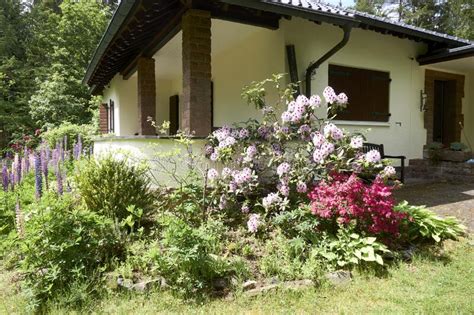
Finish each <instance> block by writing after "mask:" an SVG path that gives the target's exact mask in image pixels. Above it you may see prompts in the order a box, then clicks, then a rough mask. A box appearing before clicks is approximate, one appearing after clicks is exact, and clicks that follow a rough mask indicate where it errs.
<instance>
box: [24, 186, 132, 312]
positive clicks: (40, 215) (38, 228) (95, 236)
mask: <svg viewBox="0 0 474 315" xmlns="http://www.w3.org/2000/svg"><path fill="white" fill-rule="evenodd" d="M28 215H29V216H30V219H29V220H28V221H27V224H26V231H25V236H24V238H23V239H21V242H20V246H21V251H22V255H23V256H24V259H23V260H22V261H21V266H22V269H23V272H24V273H25V277H26V286H27V288H28V291H30V292H31V294H32V298H33V299H34V300H33V301H34V302H36V303H41V302H44V301H45V300H47V299H49V298H51V297H54V296H55V295H56V294H58V293H59V292H61V291H63V290H66V289H67V288H68V287H69V285H70V284H71V283H72V282H74V281H79V280H91V279H94V274H96V273H98V272H99V271H100V270H101V268H102V267H105V266H106V265H107V264H108V263H109V262H110V261H111V260H112V259H113V258H114V257H117V256H120V255H121V254H122V251H123V249H122V248H121V245H120V244H119V243H118V242H117V239H116V237H115V234H114V233H113V228H112V224H113V223H112V221H111V220H110V219H106V218H104V217H101V216H99V215H97V214H95V213H94V212H91V211H88V210H85V209H83V208H82V207H81V206H80V204H78V203H77V201H75V200H74V198H73V197H72V196H69V195H66V196H64V197H60V198H58V197H56V196H55V195H50V196H49V198H44V199H43V200H42V202H41V203H39V204H36V205H35V207H32V208H31V211H30V212H29V213H28Z"/></svg>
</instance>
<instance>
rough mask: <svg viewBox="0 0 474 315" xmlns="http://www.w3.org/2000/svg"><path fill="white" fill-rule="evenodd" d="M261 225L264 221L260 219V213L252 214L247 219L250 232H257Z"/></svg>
mask: <svg viewBox="0 0 474 315" xmlns="http://www.w3.org/2000/svg"><path fill="white" fill-rule="evenodd" d="M261 225H262V221H260V214H255V213H254V214H251V215H250V218H249V220H248V221H247V228H248V230H249V232H250V233H256V232H257V231H258V228H259V227H260V226H261Z"/></svg>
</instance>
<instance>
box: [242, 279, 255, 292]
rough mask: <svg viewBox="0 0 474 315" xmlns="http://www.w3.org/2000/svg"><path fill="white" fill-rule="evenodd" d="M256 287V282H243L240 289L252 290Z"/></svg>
mask: <svg viewBox="0 0 474 315" xmlns="http://www.w3.org/2000/svg"><path fill="white" fill-rule="evenodd" d="M256 287H257V281H253V280H249V281H245V282H244V284H242V289H243V290H244V291H248V290H252V289H255V288H256Z"/></svg>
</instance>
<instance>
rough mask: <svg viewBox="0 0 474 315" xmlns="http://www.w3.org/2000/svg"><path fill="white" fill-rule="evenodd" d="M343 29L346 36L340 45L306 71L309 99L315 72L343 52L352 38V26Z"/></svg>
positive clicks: (345, 26)
mask: <svg viewBox="0 0 474 315" xmlns="http://www.w3.org/2000/svg"><path fill="white" fill-rule="evenodd" d="M341 28H342V30H343V31H344V36H343V37H342V40H341V41H340V42H339V43H337V45H336V46H334V47H333V48H332V49H331V50H330V51H328V52H327V53H326V54H325V55H324V56H322V57H321V58H319V59H318V60H317V61H315V62H314V63H312V64H311V65H310V66H309V67H308V69H306V96H307V97H310V96H311V79H312V76H313V74H314V73H315V71H316V70H317V69H318V68H319V66H320V65H321V64H322V63H323V62H325V61H326V60H328V59H329V58H331V57H332V56H333V55H335V54H336V53H337V52H338V51H339V50H341V49H342V48H343V47H344V46H346V44H347V42H348V41H349V38H350V36H351V30H352V25H344V26H341Z"/></svg>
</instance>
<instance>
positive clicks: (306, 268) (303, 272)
mask: <svg viewBox="0 0 474 315" xmlns="http://www.w3.org/2000/svg"><path fill="white" fill-rule="evenodd" d="M310 250H311V245H308V243H307V242H306V241H305V240H304V239H302V238H299V237H296V238H286V237H285V236H284V235H283V234H281V233H277V234H276V235H274V237H272V238H270V239H269V240H267V241H266V244H265V249H264V253H263V255H262V257H261V259H260V262H259V267H260V272H261V273H262V274H263V275H264V276H265V277H278V278H279V279H280V280H294V279H303V278H306V279H308V278H309V279H317V278H318V276H319V275H321V270H323V268H322V266H321V261H320V260H318V259H309V253H310Z"/></svg>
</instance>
